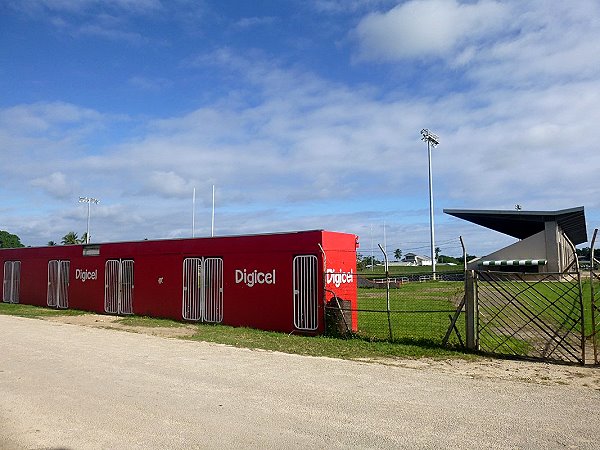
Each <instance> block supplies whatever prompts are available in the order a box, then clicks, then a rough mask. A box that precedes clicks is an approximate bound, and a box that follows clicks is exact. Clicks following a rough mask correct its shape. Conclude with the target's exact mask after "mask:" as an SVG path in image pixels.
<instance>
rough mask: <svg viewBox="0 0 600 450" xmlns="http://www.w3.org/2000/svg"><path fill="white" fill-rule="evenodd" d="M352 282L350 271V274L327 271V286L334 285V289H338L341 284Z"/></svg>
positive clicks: (352, 277)
mask: <svg viewBox="0 0 600 450" xmlns="http://www.w3.org/2000/svg"><path fill="white" fill-rule="evenodd" d="M353 281H354V274H353V273H352V269H351V270H350V272H341V271H340V273H335V270H333V269H327V284H332V283H333V284H334V285H335V287H340V285H341V284H342V283H352V282H353Z"/></svg>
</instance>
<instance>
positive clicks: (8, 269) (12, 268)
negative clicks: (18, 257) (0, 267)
mask: <svg viewBox="0 0 600 450" xmlns="http://www.w3.org/2000/svg"><path fill="white" fill-rule="evenodd" d="M20 282H21V261H5V262H4V282H3V286H2V301H3V302H5V303H19V291H20Z"/></svg>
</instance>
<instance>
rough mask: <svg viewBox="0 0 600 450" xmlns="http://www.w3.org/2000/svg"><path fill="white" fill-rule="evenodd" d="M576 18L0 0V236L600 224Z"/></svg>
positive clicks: (424, 5)
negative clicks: (555, 221)
mask: <svg viewBox="0 0 600 450" xmlns="http://www.w3.org/2000/svg"><path fill="white" fill-rule="evenodd" d="M598 55H600V3H598V2H597V1H595V0H590V1H586V0H579V1H577V2H563V1H559V0H556V1H554V0H540V1H536V0H532V1H527V2H523V1H520V0H514V1H511V0H506V1H500V0H498V1H493V0H479V1H458V0H412V1H404V2H399V1H388V0H314V1H304V0H272V1H241V0H239V1H217V0H215V1H209V0H206V1H203V0H171V1H166V0H104V1H99V0H14V1H13V0H0V91H1V92H2V95H1V96H0V156H1V161H2V163H1V164H0V196H1V198H2V201H1V202H0V229H3V230H8V231H9V232H11V233H15V234H17V235H19V236H20V237H21V240H22V242H23V243H25V244H26V245H45V244H46V243H47V242H48V241H50V240H54V241H57V242H60V240H61V238H62V236H63V235H65V234H66V233H67V232H69V231H76V232H77V233H79V234H80V235H81V234H82V233H83V232H84V231H85V228H86V217H87V209H86V205H84V204H80V203H78V198H79V196H92V197H96V198H98V199H100V204H98V205H93V206H92V218H91V235H92V240H93V241H98V242H107V241H116V240H138V239H144V238H149V239H154V238H172V237H187V236H190V235H191V233H192V229H191V228H192V192H193V189H194V188H196V192H197V203H196V236H206V235H209V234H210V212H211V192H212V185H215V186H216V207H217V208H216V218H215V232H216V234H217V235H229V234H245V233H262V232H275V231H289V230H300V229H313V228H325V229H330V230H336V231H345V232H350V233H356V234H358V235H359V236H360V238H361V242H362V248H361V250H362V251H363V252H365V253H367V252H370V249H371V245H372V243H375V245H376V244H377V243H383V225H384V223H385V228H386V233H385V236H386V243H387V245H388V248H389V250H390V251H393V249H395V248H400V249H402V250H403V251H404V252H405V253H406V252H408V251H415V252H416V253H423V254H427V252H428V250H427V249H428V242H429V204H428V180H427V149H426V146H425V144H424V143H423V142H421V141H420V130H421V129H422V128H429V129H431V130H432V131H434V132H435V133H436V134H438V135H439V136H440V140H441V144H440V145H439V146H438V147H437V148H436V149H434V152H433V181H434V195H435V219H436V241H437V243H438V246H440V247H441V249H442V253H444V254H449V255H458V254H460V245H459V241H458V236H459V235H462V236H463V237H464V239H465V242H466V244H467V248H468V250H469V252H470V253H472V254H479V255H481V254H485V253H487V252H490V251H492V250H495V249H497V248H499V247H500V246H504V245H506V244H508V243H511V242H512V241H513V240H512V239H511V238H508V237H506V236H503V235H501V234H498V233H495V232H492V231H489V230H485V229H482V228H480V227H477V226H475V225H471V224H469V223H466V222H463V221H460V220H459V219H455V218H452V217H449V216H446V215H444V214H443V213H442V210H443V209H444V208H465V209H504V210H510V209H513V208H514V206H515V205H516V204H520V205H522V206H523V208H524V209H526V210H555V209H563V208H571V207H574V206H585V208H586V218H587V222H588V234H589V235H591V232H592V231H593V229H594V228H595V227H596V226H598V224H600V209H599V207H600V188H599V187H597V186H598V184H597V183H595V180H597V178H598V176H597V175H598V168H600V154H598V152H596V151H595V147H596V145H597V144H596V143H597V142H598V141H599V140H600V139H599V137H600V136H599V134H600V127H599V126H598V124H599V123H600V107H599V106H598V105H600V63H599V61H598V58H599V57H598Z"/></svg>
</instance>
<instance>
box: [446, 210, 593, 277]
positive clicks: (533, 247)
mask: <svg viewBox="0 0 600 450" xmlns="http://www.w3.org/2000/svg"><path fill="white" fill-rule="evenodd" d="M444 212H445V213H446V214H450V215H451V216H454V217H458V218H460V219H464V220H467V221H469V222H472V223H475V224H477V225H481V226H484V227H486V228H490V229H492V230H495V231H499V232H500V233H504V234H507V235H509V236H512V237H514V238H517V239H519V241H517V242H515V243H514V244H512V245H509V246H507V247H504V248H502V249H500V250H497V251H495V252H493V253H490V254H489V255H486V256H483V257H481V258H477V259H475V260H472V261H469V263H468V268H469V269H477V270H494V271H498V270H500V271H510V272H550V273H552V272H566V271H568V270H575V267H574V266H575V264H576V262H577V255H576V253H575V246H576V245H578V244H582V243H584V242H587V231H586V225H585V213H584V209H583V206H580V207H576V208H570V209H563V210H559V211H490V210H461V209H444Z"/></svg>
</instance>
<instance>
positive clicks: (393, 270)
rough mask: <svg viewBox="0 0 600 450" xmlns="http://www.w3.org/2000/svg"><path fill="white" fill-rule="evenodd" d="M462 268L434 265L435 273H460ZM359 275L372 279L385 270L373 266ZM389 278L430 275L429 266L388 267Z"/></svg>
mask: <svg viewBox="0 0 600 450" xmlns="http://www.w3.org/2000/svg"><path fill="white" fill-rule="evenodd" d="M462 270H463V268H462V266H447V265H436V266H435V271H436V273H450V272H454V273H456V272H462ZM358 274H359V275H362V276H364V277H367V278H373V277H384V276H385V268H384V267H383V266H375V267H373V268H368V269H364V270H359V271H358ZM389 274H390V276H402V275H431V266H429V267H427V266H390V267H389Z"/></svg>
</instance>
